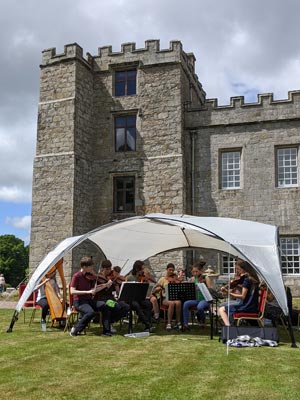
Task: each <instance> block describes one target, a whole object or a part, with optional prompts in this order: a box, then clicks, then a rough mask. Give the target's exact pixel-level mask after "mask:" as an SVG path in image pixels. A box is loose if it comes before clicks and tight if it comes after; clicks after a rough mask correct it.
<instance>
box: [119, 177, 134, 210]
mask: <svg viewBox="0 0 300 400" xmlns="http://www.w3.org/2000/svg"><path fill="white" fill-rule="evenodd" d="M134 193H135V178H134V177H133V176H118V177H115V178H114V212H135V201H134Z"/></svg>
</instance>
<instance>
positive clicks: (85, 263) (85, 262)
mask: <svg viewBox="0 0 300 400" xmlns="http://www.w3.org/2000/svg"><path fill="white" fill-rule="evenodd" d="M93 265H94V263H93V259H92V257H87V256H85V257H82V259H81V260H80V267H81V268H83V267H92V266H93Z"/></svg>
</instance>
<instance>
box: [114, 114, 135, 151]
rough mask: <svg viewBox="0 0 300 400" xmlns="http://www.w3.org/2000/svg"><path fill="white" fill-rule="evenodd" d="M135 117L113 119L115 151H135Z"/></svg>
mask: <svg viewBox="0 0 300 400" xmlns="http://www.w3.org/2000/svg"><path fill="white" fill-rule="evenodd" d="M135 142H136V115H127V116H123V117H116V118H115V149H116V151H135Z"/></svg>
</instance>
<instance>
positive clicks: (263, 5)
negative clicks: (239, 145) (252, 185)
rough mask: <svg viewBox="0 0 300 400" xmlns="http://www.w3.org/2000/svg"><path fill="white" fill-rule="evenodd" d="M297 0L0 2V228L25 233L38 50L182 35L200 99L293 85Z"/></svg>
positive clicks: (298, 61)
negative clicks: (198, 84)
mask: <svg viewBox="0 0 300 400" xmlns="http://www.w3.org/2000/svg"><path fill="white" fill-rule="evenodd" d="M299 15H300V1H298V0H284V1H283V0H251V1H249V0H214V1H212V0H185V1H180V0H176V1H175V0H151V1H149V0H51V1H47V2H46V1H41V0H0V57H1V63H0V235H5V234H13V235H15V236H17V237H18V238H20V239H22V240H23V241H24V242H25V244H28V243H29V240H30V221H31V217H30V215H31V188H32V169H33V159H34V156H35V141H36V128H37V107H38V101H39V73H40V69H39V65H40V63H41V60H42V54H41V52H42V51H43V50H44V49H48V48H52V47H55V48H56V52H57V54H58V53H62V52H63V50H64V45H66V44H69V43H74V42H76V43H78V44H79V45H80V46H81V47H82V48H83V52H84V54H85V53H87V52H89V53H91V54H92V55H97V53H98V47H102V46H106V45H111V46H112V48H113V51H115V52H118V51H120V50H121V44H122V43H127V42H135V43H136V48H144V47H145V41H146V40H149V39H159V40H160V48H161V49H167V48H169V45H170V41H172V40H180V41H181V42H182V44H183V49H184V51H185V52H188V53H189V52H193V53H194V55H195V57H196V60H197V61H196V73H197V75H198V78H199V80H200V82H201V83H202V85H203V89H204V90H205V91H206V95H207V98H218V104H229V102H230V97H232V96H244V97H245V101H246V102H253V101H257V95H258V94H262V93H274V98H275V99H286V98H287V97H288V91H290V90H299V89H300V39H299V38H300V24H299Z"/></svg>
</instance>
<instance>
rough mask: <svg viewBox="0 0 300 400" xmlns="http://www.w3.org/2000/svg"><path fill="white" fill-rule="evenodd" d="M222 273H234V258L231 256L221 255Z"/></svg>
mask: <svg viewBox="0 0 300 400" xmlns="http://www.w3.org/2000/svg"><path fill="white" fill-rule="evenodd" d="M222 274H224V275H225V274H230V275H234V274H235V258H233V257H231V256H222Z"/></svg>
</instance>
